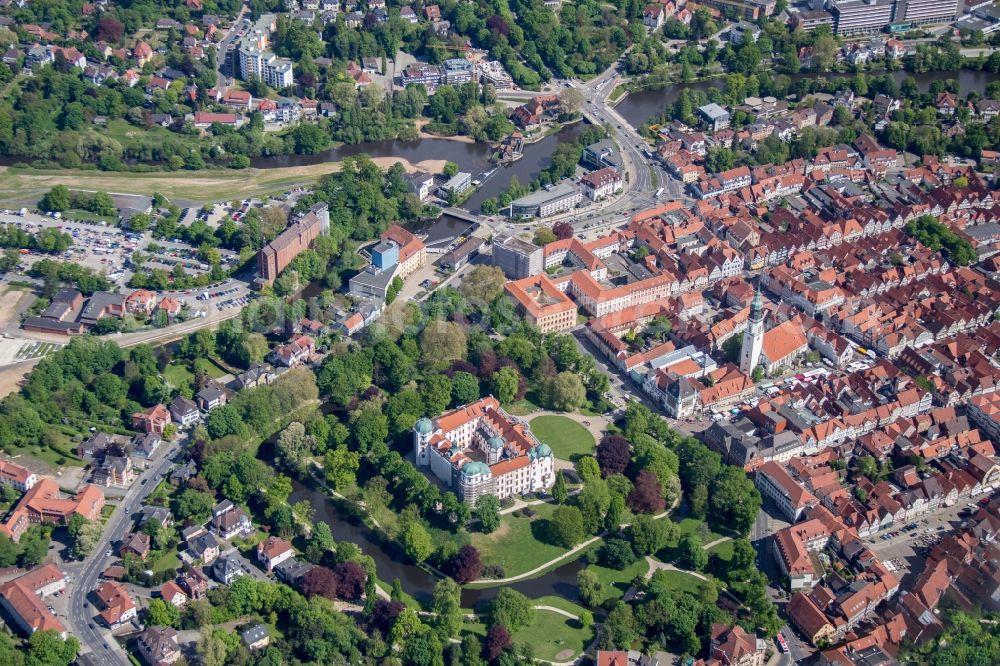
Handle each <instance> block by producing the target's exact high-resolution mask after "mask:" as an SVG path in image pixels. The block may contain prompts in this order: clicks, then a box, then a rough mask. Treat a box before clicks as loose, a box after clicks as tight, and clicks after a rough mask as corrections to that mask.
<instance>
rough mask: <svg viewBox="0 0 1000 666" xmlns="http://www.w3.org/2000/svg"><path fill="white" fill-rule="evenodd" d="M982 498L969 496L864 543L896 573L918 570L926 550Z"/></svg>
mask: <svg viewBox="0 0 1000 666" xmlns="http://www.w3.org/2000/svg"><path fill="white" fill-rule="evenodd" d="M983 499H984V498H973V499H968V500H964V501H960V502H957V503H956V504H955V505H954V506H950V507H943V508H941V509H938V510H937V511H934V512H933V513H927V514H924V515H923V516H921V517H916V518H914V519H912V520H910V521H908V522H907V523H906V524H905V525H904V526H902V527H900V528H893V529H891V530H889V531H883V532H880V533H879V534H876V535H875V536H873V537H870V538H868V539H865V543H866V544H867V545H868V547H869V548H871V549H872V551H874V553H875V554H876V555H878V556H879V558H881V559H882V560H883V561H886V562H891V563H892V566H893V567H894V568H895V570H896V571H897V575H898V576H900V577H903V576H904V575H906V574H907V573H909V572H914V573H918V574H919V573H920V571H922V570H923V567H924V560H925V559H926V555H927V551H928V550H929V549H930V548H931V547H933V546H934V545H935V544H936V543H938V542H939V541H941V539H943V538H944V537H946V536H948V535H949V534H951V533H953V532H954V531H955V530H957V529H959V528H960V527H961V525H962V522H963V521H964V520H965V519H967V518H968V517H969V515H970V514H971V512H974V511H975V509H976V507H977V506H978V502H981V501H982V500H983ZM970 505H971V506H970Z"/></svg>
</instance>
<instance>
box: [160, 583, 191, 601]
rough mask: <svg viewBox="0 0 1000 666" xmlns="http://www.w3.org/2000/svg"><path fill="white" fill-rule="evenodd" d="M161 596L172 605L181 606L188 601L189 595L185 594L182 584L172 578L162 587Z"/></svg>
mask: <svg viewBox="0 0 1000 666" xmlns="http://www.w3.org/2000/svg"><path fill="white" fill-rule="evenodd" d="M160 597H161V598H162V599H163V600H164V601H166V602H167V603H168V604H170V605H171V606H175V607H177V608H180V607H181V606H183V605H185V604H186V603H187V602H188V596H187V595H186V594H184V590H182V589H181V586H180V585H178V584H177V583H175V582H174V581H172V580H168V581H167V582H166V583H164V584H163V587H162V588H160Z"/></svg>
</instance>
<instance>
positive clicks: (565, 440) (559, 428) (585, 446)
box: [530, 416, 595, 460]
mask: <svg viewBox="0 0 1000 666" xmlns="http://www.w3.org/2000/svg"><path fill="white" fill-rule="evenodd" d="M530 427H531V432H532V433H533V434H534V435H535V437H537V438H538V441H540V442H544V443H545V444H548V445H549V446H551V447H552V453H553V454H555V456H556V458H561V459H563V460H577V459H578V458H580V457H581V456H586V455H590V454H592V453H593V452H594V446H595V442H594V436H593V435H591V434H590V431H588V430H587V429H586V428H584V427H583V426H582V425H580V424H579V423H577V422H576V421H574V420H573V419H570V418H567V417H565V416H536V417H535V418H533V419H531V424H530Z"/></svg>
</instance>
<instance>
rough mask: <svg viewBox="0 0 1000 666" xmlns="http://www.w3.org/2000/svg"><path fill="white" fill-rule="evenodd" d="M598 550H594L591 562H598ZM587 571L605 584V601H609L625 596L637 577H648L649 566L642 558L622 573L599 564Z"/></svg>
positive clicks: (591, 566)
mask: <svg viewBox="0 0 1000 666" xmlns="http://www.w3.org/2000/svg"><path fill="white" fill-rule="evenodd" d="M597 550H598V549H597V548H594V549H593V557H590V561H591V562H593V561H596V559H597ZM587 570H588V571H590V572H591V573H594V574H596V575H597V578H598V580H600V581H601V583H603V584H604V601H607V600H608V599H620V598H621V597H622V596H624V594H625V592H627V591H628V588H629V587H631V585H632V581H633V580H634V579H635V577H636V576H639V575H643V576H644V575H646V572H647V571H649V564H648V563H647V562H646V558H644V557H640V558H639V559H638V560H636V561H635V562H633V563H632V564H631V565H629V566H627V567H625V568H624V569H622V570H621V571H618V570H617V569H609V568H608V567H602V566H600V565H598V564H591V565H590V566H588V567H587Z"/></svg>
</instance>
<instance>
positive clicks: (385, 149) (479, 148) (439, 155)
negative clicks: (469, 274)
mask: <svg viewBox="0 0 1000 666" xmlns="http://www.w3.org/2000/svg"><path fill="white" fill-rule="evenodd" d="M581 131H582V124H580V123H578V124H576V125H571V126H569V127H564V128H563V129H562V130H560V131H559V132H557V133H556V134H553V135H551V136H547V137H545V138H544V139H542V140H541V141H539V142H538V143H532V144H528V145H526V146H525V147H524V156H523V157H522V158H521V159H520V160H518V161H517V162H513V163H511V164H508V165H505V166H503V167H501V168H499V169H496V170H495V171H493V170H494V166H495V165H493V164H492V163H490V161H489V158H490V154H491V152H492V151H491V149H490V147H489V146H487V145H484V144H481V143H466V142H464V141H452V140H450V139H418V140H416V141H376V142H371V143H358V144H353V145H347V144H344V145H341V146H337V147H336V148H330V149H329V150H324V151H322V152H319V153H316V154H315V155H270V156H266V157H255V158H253V159H252V160H250V165H251V166H252V167H254V168H256V169H280V168H284V167H297V166H311V165H314V164H323V163H326V162H336V161H339V160H342V159H344V158H345V157H351V156H353V155H362V154H363V155H368V156H369V157H400V158H403V159H406V160H407V161H409V162H410V163H412V164H416V163H417V162H421V161H423V160H447V161H449V162H454V163H455V164H457V165H458V168H459V170H460V171H467V172H469V173H471V174H472V177H473V178H474V179H481V177H482V176H483V174H486V173H488V172H491V171H493V173H492V174H491V175H489V176H488V177H486V178H485V179H482V180H484V182H483V183H482V185H481V186H480V187H479V189H478V191H476V193H475V194H473V195H472V196H471V197H470V198H469V200H468V201H467V202H466V203H465V204H464V206H465V207H466V208H468V209H469V210H473V211H475V210H478V209H479V205H480V204H481V203H482V202H483V201H484V200H486V199H489V198H490V197H495V196H497V195H498V194H500V193H501V192H502V191H503V190H505V189H507V187H508V186H509V185H510V180H511V178H512V177H515V176H516V177H517V179H518V180H519V181H520V182H521V183H522V184H524V185H526V184H528V183H530V182H531V181H532V180H534V179H535V177H536V176H538V174H539V173H540V172H541V171H542V169H544V168H545V167H547V166H548V165H549V163H550V161H551V159H552V153H553V152H554V151H555V149H556V146H557V145H558V144H559V143H561V142H563V141H572V140H574V139H575V138H576V136H577V135H578V134H579V133H580V132H581Z"/></svg>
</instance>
